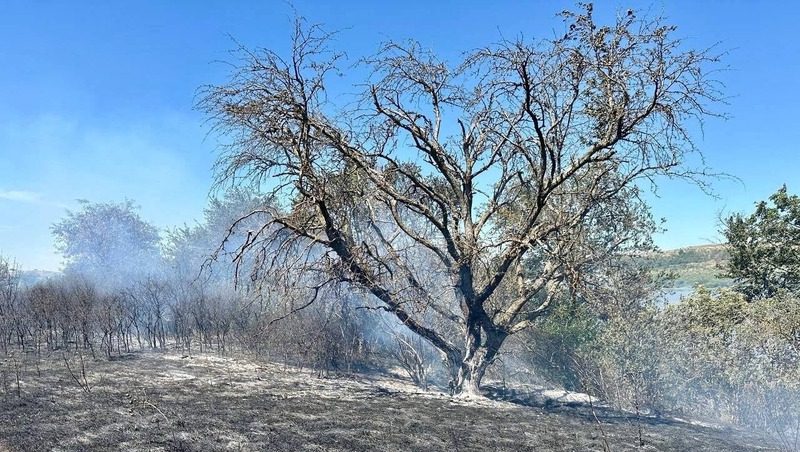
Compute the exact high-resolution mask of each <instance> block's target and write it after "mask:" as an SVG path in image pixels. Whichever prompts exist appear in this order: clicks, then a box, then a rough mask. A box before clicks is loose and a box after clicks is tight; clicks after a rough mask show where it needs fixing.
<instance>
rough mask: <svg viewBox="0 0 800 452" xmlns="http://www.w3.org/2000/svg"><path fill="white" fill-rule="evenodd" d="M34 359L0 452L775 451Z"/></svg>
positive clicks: (380, 380) (393, 396)
mask: <svg viewBox="0 0 800 452" xmlns="http://www.w3.org/2000/svg"><path fill="white" fill-rule="evenodd" d="M29 361H30V360H29ZM40 370H41V375H40V376H39V375H37V372H36V370H35V369H34V368H33V366H32V365H31V364H30V363H28V365H27V366H26V368H25V369H24V374H23V381H22V397H21V398H19V397H17V395H16V392H14V391H9V392H7V393H4V394H0V451H5V450H14V451H17V450H20V451H28V450H30V451H33V450H53V451H76V450H130V451H137V450H140V451H144V450H147V451H161V450H163V451H194V450H197V451H213V450H247V451H250V450H287V451H301V450H308V451H323V450H324V451H335V450H341V451H360V450H420V451H432V450H448V451H467V450H514V451H525V450H531V451H551V450H604V441H603V437H602V436H603V434H604V435H605V439H606V441H607V442H608V444H609V446H610V448H611V450H614V451H617V450H693V451H694V450H708V451H723V450H731V451H739V450H740V451H749V450H774V449H775V448H774V447H772V444H771V443H768V442H767V441H768V440H766V439H765V438H762V437H760V436H757V435H754V434H749V433H744V432H739V431H733V430H719V429H713V428H707V427H702V426H696V425H691V424H687V423H682V422H677V421H655V420H648V421H646V422H645V424H644V425H643V440H644V445H643V446H641V445H640V444H639V439H638V438H639V437H638V428H637V425H636V422H634V420H633V419H632V418H631V417H630V416H629V415H624V414H620V413H614V412H611V411H608V410H600V411H599V412H595V413H588V412H587V411H586V410H585V408H578V407H574V406H571V405H569V404H566V405H552V406H521V405H519V404H515V403H512V402H503V401H493V400H488V399H485V400H480V401H460V400H454V399H451V398H449V397H447V396H444V395H442V394H439V393H420V392H419V391H418V390H417V389H416V388H415V387H413V386H411V385H410V384H408V383H406V382H403V381H399V380H395V379H390V378H386V377H369V376H355V377H352V376H351V377H338V378H326V379H320V378H316V377H315V376H314V375H312V374H309V373H308V372H304V371H301V370H298V369H293V368H288V369H285V368H283V367H282V366H280V365H274V364H260V363H256V362H253V361H248V360H244V359H234V358H222V357H218V356H213V355H199V356H193V357H182V356H180V355H176V354H170V353H167V354H158V353H136V354H132V355H128V356H126V357H124V358H123V359H117V360H113V361H107V360H96V361H94V360H89V361H88V362H87V373H88V381H89V384H90V386H91V392H90V393H86V392H84V391H82V390H81V388H80V387H78V385H77V384H76V383H75V382H74V381H73V380H72V379H71V377H70V376H69V375H68V373H67V371H66V368H65V366H64V365H63V362H62V363H61V364H60V365H59V361H58V360H57V359H55V357H53V358H49V359H46V360H44V361H43V362H41V363H40ZM0 390H2V388H0ZM595 415H596V416H597V417H598V419H599V420H600V422H602V432H604V433H601V429H600V428H598V425H597V421H596V420H595V418H594V416H595Z"/></svg>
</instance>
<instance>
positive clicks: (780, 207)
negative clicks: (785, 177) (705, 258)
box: [723, 185, 800, 299]
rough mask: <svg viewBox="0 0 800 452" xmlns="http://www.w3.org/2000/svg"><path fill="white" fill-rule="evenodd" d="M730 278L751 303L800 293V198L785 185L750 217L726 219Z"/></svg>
mask: <svg viewBox="0 0 800 452" xmlns="http://www.w3.org/2000/svg"><path fill="white" fill-rule="evenodd" d="M723 233H724V234H725V238H726V239H727V241H728V252H729V253H730V260H729V261H728V268H727V276H729V277H731V278H734V280H735V283H736V287H737V290H739V291H740V292H742V293H743V294H744V295H745V296H747V297H748V298H750V299H754V298H757V299H762V298H772V297H774V296H775V295H777V294H778V292H779V291H781V290H784V291H788V292H792V293H795V294H796V293H798V292H800V196H797V195H792V194H789V192H788V190H787V189H786V186H785V185H784V186H783V187H781V188H780V189H778V191H776V192H775V193H774V194H772V195H771V196H770V197H769V201H761V202H759V203H758V204H756V209H755V211H754V212H753V213H752V214H750V215H742V214H740V213H736V214H733V215H731V216H729V217H728V218H727V219H725V223H724V230H723Z"/></svg>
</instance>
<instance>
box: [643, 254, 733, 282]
mask: <svg viewBox="0 0 800 452" xmlns="http://www.w3.org/2000/svg"><path fill="white" fill-rule="evenodd" d="M651 259H652V260H651V262H652V265H653V266H654V269H655V270H657V271H665V272H669V273H671V274H673V275H674V276H675V279H674V280H673V281H672V284H670V285H671V287H674V288H691V287H694V286H696V285H703V286H705V287H709V288H717V287H726V286H729V285H730V284H731V280H730V279H727V278H723V277H721V276H720V274H721V273H722V272H723V267H724V264H725V263H726V262H727V260H728V253H727V251H726V250H725V245H721V244H713V245H698V246H690V247H686V248H678V249H674V250H665V251H661V252H659V253H656V254H654V255H652V256H651Z"/></svg>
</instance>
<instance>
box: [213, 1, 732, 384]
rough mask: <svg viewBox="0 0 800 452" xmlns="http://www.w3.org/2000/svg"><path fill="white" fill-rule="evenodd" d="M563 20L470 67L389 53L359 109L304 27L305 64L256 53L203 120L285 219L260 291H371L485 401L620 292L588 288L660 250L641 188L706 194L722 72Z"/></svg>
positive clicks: (664, 39) (670, 49) (663, 47)
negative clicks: (571, 304) (583, 311)
mask: <svg viewBox="0 0 800 452" xmlns="http://www.w3.org/2000/svg"><path fill="white" fill-rule="evenodd" d="M562 16H563V19H564V23H565V28H564V34H563V36H557V37H556V38H554V39H542V40H536V41H528V40H525V39H518V40H512V41H508V40H504V41H502V42H500V43H499V44H497V45H492V46H489V47H486V48H483V49H479V50H477V51H474V52H471V53H469V54H467V55H465V56H464V57H463V60H462V61H460V62H458V63H457V64H450V63H448V62H445V61H443V60H440V59H437V57H436V56H435V55H434V54H432V53H431V52H429V51H427V50H425V49H423V48H422V47H421V46H420V45H419V44H417V43H415V42H410V43H407V44H397V43H389V44H385V45H383V46H382V47H381V48H380V50H379V51H378V53H377V54H376V55H375V56H374V57H372V58H369V59H367V60H365V61H364V65H366V67H368V68H369V69H370V74H371V75H370V76H369V77H368V79H367V80H366V82H365V83H364V84H362V85H356V86H358V87H360V88H363V91H362V95H360V96H359V97H358V100H357V101H355V102H342V104H343V105H342V106H340V107H339V108H337V105H335V103H334V102H333V101H332V100H331V99H340V100H341V99H343V98H345V97H344V96H341V95H340V96H333V95H329V91H328V89H327V88H326V86H327V85H326V83H328V82H329V79H330V78H331V76H334V77H335V76H337V75H340V73H339V70H338V66H337V65H338V64H339V63H340V60H341V55H340V54H337V53H335V52H332V51H331V50H330V48H329V43H330V41H331V39H330V38H331V36H330V35H328V34H326V33H324V32H322V31H321V29H320V28H319V27H315V26H304V25H303V22H302V21H299V23H298V25H297V27H296V29H295V33H294V35H293V40H292V44H293V45H292V47H291V51H290V52H289V53H288V54H287V55H285V56H281V55H280V54H279V53H276V52H274V51H271V50H258V51H248V50H244V49H243V50H242V52H243V58H242V61H241V66H240V67H239V70H237V71H236V72H235V73H234V75H233V76H232V78H231V80H230V81H229V82H228V83H227V84H224V85H221V86H210V87H207V89H206V90H205V91H204V94H203V96H202V100H201V101H200V108H201V109H203V110H204V111H206V112H207V113H208V114H209V115H210V116H211V117H212V118H213V120H214V122H215V124H216V126H217V128H218V129H217V130H218V131H220V132H221V133H222V134H223V135H224V136H227V142H226V146H227V147H226V148H225V149H224V152H223V153H222V155H221V157H220V160H219V162H218V166H217V171H218V176H219V180H220V182H232V183H234V184H240V183H243V182H249V183H253V184H256V185H258V186H260V187H262V188H263V189H265V190H268V191H270V192H271V195H272V199H276V200H279V201H282V202H283V205H282V206H279V208H271V209H269V214H270V220H269V221H267V222H265V223H264V224H263V227H262V228H260V229H256V230H252V231H250V232H249V236H248V239H247V241H246V242H245V243H244V244H243V246H242V247H241V249H240V252H239V253H238V256H239V257H240V258H242V257H243V256H245V255H251V256H252V255H255V256H257V266H256V269H255V271H254V273H253V275H254V276H255V277H256V278H259V277H266V276H268V277H269V278H270V280H271V281H275V280H276V276H275V275H277V274H284V275H287V276H288V277H287V278H284V279H285V280H287V281H290V280H294V281H295V282H296V281H298V280H303V281H315V284H314V285H313V286H312V287H311V288H312V292H311V295H310V297H309V301H308V303H310V302H312V301H313V300H314V296H313V295H314V294H316V293H317V292H319V290H321V289H322V288H323V287H324V286H325V285H326V284H338V285H342V284H345V285H347V286H349V287H352V288H354V289H356V290H362V291H364V292H365V293H367V294H368V295H370V296H371V297H372V298H373V299H374V300H376V305H375V306H374V307H376V308H380V309H382V310H385V311H386V312H388V313H391V314H392V315H394V316H396V317H397V319H399V320H400V321H401V322H402V323H404V324H405V325H406V326H407V327H408V328H409V329H410V330H411V331H413V332H414V333H416V334H418V335H420V336H421V337H423V338H425V339H426V340H427V341H428V342H430V343H431V344H432V345H433V346H435V347H436V348H437V349H438V350H440V351H441V353H442V354H443V356H444V357H445V358H446V361H447V363H448V364H449V366H450V369H451V372H452V377H453V381H452V384H453V388H454V391H455V392H456V393H458V394H467V395H468V394H474V393H476V392H477V391H478V389H479V385H480V381H481V378H482V377H483V375H484V373H485V371H486V369H487V366H489V365H490V364H491V363H492V361H493V360H494V359H495V358H496V356H497V353H498V351H499V350H500V348H501V346H502V344H503V342H504V341H505V340H506V338H507V337H508V336H509V335H512V334H514V333H517V332H519V331H522V330H524V329H526V328H529V327H531V326H533V325H534V324H535V320H536V318H537V317H539V316H541V315H543V314H545V313H546V312H547V311H548V308H549V307H550V306H551V304H552V303H553V302H554V300H556V299H557V298H558V297H559V296H561V294H563V293H565V291H572V293H573V294H574V293H575V292H581V291H582V294H583V295H591V294H592V293H593V292H594V291H596V292H597V293H602V291H603V288H602V287H600V286H602V280H598V279H597V278H595V279H591V278H588V277H586V275H589V274H590V273H592V272H597V270H598V269H599V268H600V266H601V264H603V263H613V261H612V259H615V258H617V257H618V256H619V255H620V253H624V252H626V250H628V251H630V250H632V249H636V248H637V247H639V246H641V245H642V244H643V243H645V242H646V240H644V239H642V234H641V232H642V231H649V229H648V228H649V227H650V226H651V225H652V223H651V222H650V220H649V216H648V214H647V210H646V208H644V206H643V205H642V204H641V203H640V202H639V201H638V190H639V188H638V187H639V185H641V184H639V181H642V180H644V181H648V182H652V181H653V178H655V177H657V176H664V175H666V176H673V177H688V178H690V179H695V176H697V175H698V173H697V172H696V171H695V170H693V169H691V168H690V167H689V166H688V165H687V163H686V162H687V157H688V155H689V154H691V153H697V152H698V151H697V149H696V148H695V146H694V145H693V143H692V141H691V137H690V131H691V128H692V127H694V125H695V124H696V123H697V122H699V121H702V119H703V118H704V117H706V116H708V115H713V112H711V111H709V110H708V107H709V105H713V104H715V103H716V102H718V101H719V100H720V97H719V96H720V95H719V92H718V87H717V85H716V83H715V81H714V80H713V79H711V78H709V75H708V74H709V72H708V71H707V70H708V69H713V68H714V66H716V64H715V63H716V62H717V61H718V57H717V56H716V55H714V54H712V53H711V51H710V50H702V51H695V50H687V49H686V48H685V46H684V44H683V43H682V42H681V41H679V40H676V39H675V38H673V37H672V35H673V34H674V33H673V32H674V27H672V26H668V25H664V23H663V21H662V20H661V19H640V18H638V17H637V16H636V15H635V14H634V13H633V12H632V11H627V12H623V13H621V14H619V15H618V17H617V19H616V21H615V23H613V24H611V25H609V26H603V25H599V24H597V23H595V20H594V19H593V14H592V7H591V5H584V6H583V9H582V10H581V11H580V12H578V13H570V12H565V13H563V14H562ZM361 67H362V68H363V66H361ZM259 214H263V212H261V213H259ZM251 262H252V260H251ZM302 306H303V305H301V306H299V307H298V306H293V309H299V308H300V307H302Z"/></svg>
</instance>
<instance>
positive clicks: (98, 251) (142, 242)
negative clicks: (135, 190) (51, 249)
mask: <svg viewBox="0 0 800 452" xmlns="http://www.w3.org/2000/svg"><path fill="white" fill-rule="evenodd" d="M80 203H81V209H80V210H77V211H67V215H66V216H65V217H64V218H63V219H62V220H61V221H59V222H58V223H56V224H54V225H53V227H52V232H53V236H54V238H55V242H56V248H57V249H58V250H59V251H60V252H61V253H62V254H63V255H64V257H65V259H66V262H65V267H64V270H65V272H67V273H75V274H82V275H84V276H86V277H89V278H94V279H95V280H96V281H97V282H104V283H105V284H106V285H108V286H109V287H112V286H113V285H114V284H116V286H113V287H122V286H124V284H125V283H126V281H127V280H129V279H130V278H131V277H133V276H139V275H144V274H146V273H147V272H152V271H155V270H156V269H155V268H154V267H156V266H158V265H159V262H160V251H159V246H158V245H159V240H160V238H159V234H158V229H156V228H155V227H154V226H153V225H151V224H149V223H147V222H146V221H144V220H142V218H141V217H140V216H139V214H138V212H137V207H136V205H135V204H134V203H133V202H132V201H124V202H120V203H113V202H111V203H91V202H89V201H85V200H82V201H80Z"/></svg>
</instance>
